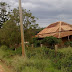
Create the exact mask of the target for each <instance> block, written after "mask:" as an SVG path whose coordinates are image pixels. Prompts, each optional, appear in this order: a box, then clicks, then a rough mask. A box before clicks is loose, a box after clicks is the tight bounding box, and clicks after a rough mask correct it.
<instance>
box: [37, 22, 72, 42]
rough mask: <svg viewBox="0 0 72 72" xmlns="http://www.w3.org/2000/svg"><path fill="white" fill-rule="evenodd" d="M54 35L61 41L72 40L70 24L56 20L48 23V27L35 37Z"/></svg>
mask: <svg viewBox="0 0 72 72" xmlns="http://www.w3.org/2000/svg"><path fill="white" fill-rule="evenodd" d="M49 36H54V37H56V38H61V39H62V43H64V42H66V41H72V25H70V24H68V23H65V22H61V21H60V22H56V23H53V24H50V25H49V26H48V27H46V28H45V29H43V30H42V31H40V32H39V33H38V34H37V35H36V37H38V38H44V37H49Z"/></svg>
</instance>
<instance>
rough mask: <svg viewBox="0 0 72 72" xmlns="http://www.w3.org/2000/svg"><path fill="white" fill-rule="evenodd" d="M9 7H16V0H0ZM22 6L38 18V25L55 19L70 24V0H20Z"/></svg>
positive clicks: (71, 14)
mask: <svg viewBox="0 0 72 72" xmlns="http://www.w3.org/2000/svg"><path fill="white" fill-rule="evenodd" d="M0 2H7V3H8V4H9V5H11V8H12V9H13V8H16V7H18V0H0ZM22 7H23V8H25V9H27V10H31V12H32V13H33V15H34V16H35V17H37V18H39V20H37V23H38V24H39V25H40V27H46V26H48V25H49V24H51V23H53V22H56V21H64V22H67V23H70V24H72V0H22Z"/></svg>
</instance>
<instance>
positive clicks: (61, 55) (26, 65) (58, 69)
mask: <svg viewBox="0 0 72 72" xmlns="http://www.w3.org/2000/svg"><path fill="white" fill-rule="evenodd" d="M26 55H27V57H26V58H23V57H22V56H21V47H20V48H18V49H17V51H14V50H12V49H7V50H6V48H3V47H1V48H0V59H1V60H2V61H4V64H6V65H7V66H8V67H10V68H12V69H13V70H14V71H15V72H72V48H63V49H58V52H57V55H55V50H51V49H48V48H33V49H32V48H26ZM14 71H13V72H14Z"/></svg>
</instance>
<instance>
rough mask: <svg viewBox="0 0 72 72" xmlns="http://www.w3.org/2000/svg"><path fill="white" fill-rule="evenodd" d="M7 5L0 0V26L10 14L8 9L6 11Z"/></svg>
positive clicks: (0, 26)
mask: <svg viewBox="0 0 72 72" xmlns="http://www.w3.org/2000/svg"><path fill="white" fill-rule="evenodd" d="M9 7H10V6H9V5H8V4H7V3H5V2H0V28H2V25H3V24H4V22H6V21H7V20H8V19H9V17H8V15H9V14H10V12H9V11H7V8H8V9H9Z"/></svg>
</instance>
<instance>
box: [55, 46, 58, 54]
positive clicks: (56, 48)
mask: <svg viewBox="0 0 72 72" xmlns="http://www.w3.org/2000/svg"><path fill="white" fill-rule="evenodd" d="M57 50H58V45H55V55H57Z"/></svg>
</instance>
